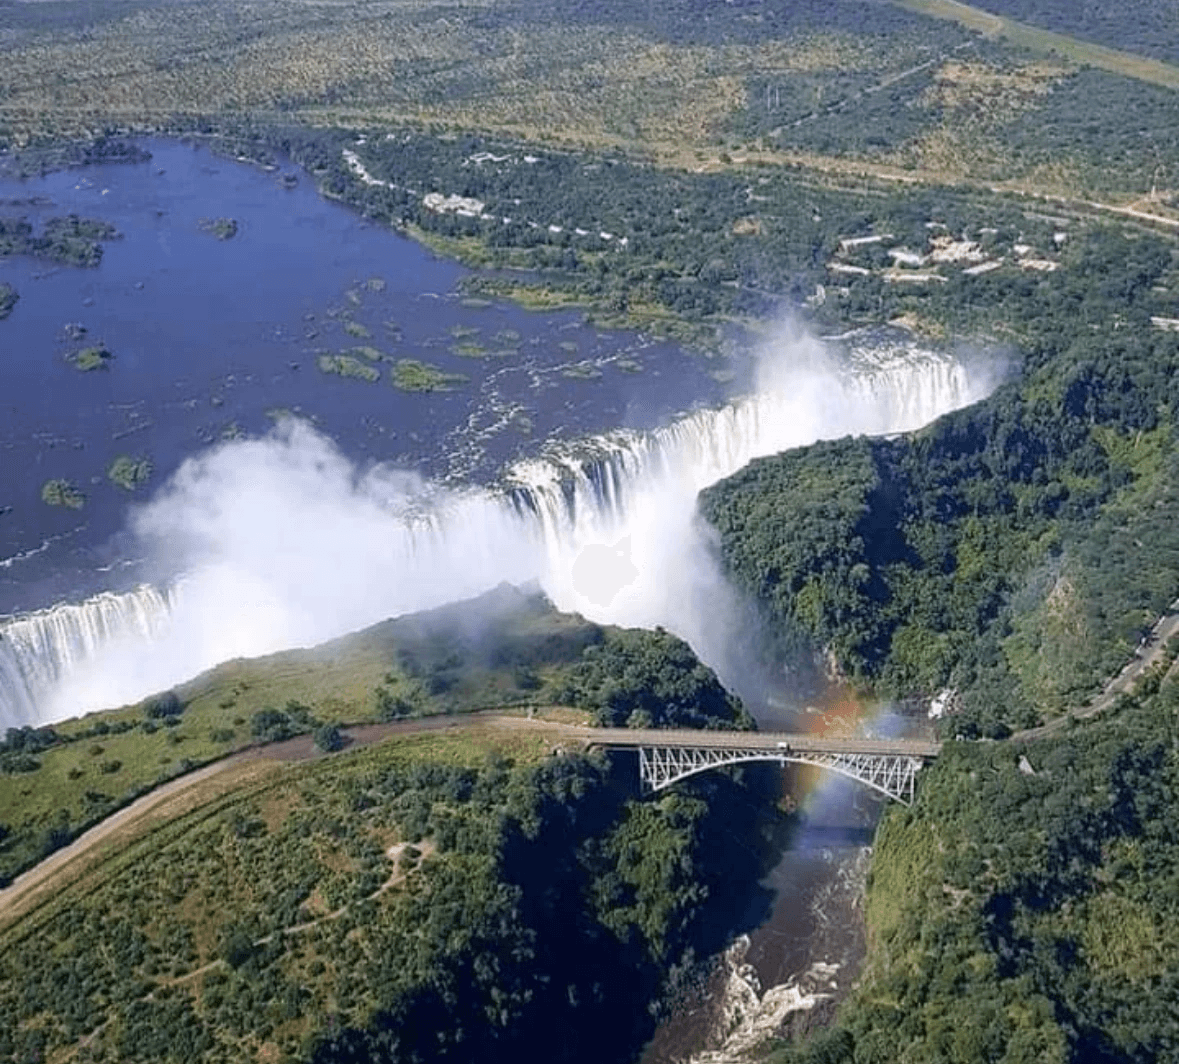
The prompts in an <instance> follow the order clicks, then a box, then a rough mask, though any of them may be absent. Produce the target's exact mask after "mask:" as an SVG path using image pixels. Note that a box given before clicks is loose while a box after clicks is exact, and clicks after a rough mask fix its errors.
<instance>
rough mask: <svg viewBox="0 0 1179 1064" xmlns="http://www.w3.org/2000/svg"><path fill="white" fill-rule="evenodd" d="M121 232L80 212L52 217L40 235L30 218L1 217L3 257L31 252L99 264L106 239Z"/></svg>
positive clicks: (62, 262)
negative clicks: (78, 213)
mask: <svg viewBox="0 0 1179 1064" xmlns="http://www.w3.org/2000/svg"><path fill="white" fill-rule="evenodd" d="M119 235H120V234H119V231H118V230H117V229H116V228H115V227H114V226H113V225H111V224H110V223H109V222H104V221H102V220H101V219H98V218H82V217H80V216H79V215H77V214H69V215H66V216H65V217H64V218H50V219H49V220H48V221H47V222H46V223H45V228H44V230H43V231H42V233H41V235H40V236H37V235H36V234H35V232H34V229H33V224H32V222H30V221H29V220H28V219H27V218H25V217H23V216H22V217H12V216H8V217H3V216H0V258H2V257H4V256H6V255H31V256H33V257H34V258H38V259H48V260H49V261H50V262H55V263H58V264H59V265H61V266H86V267H95V266H97V265H98V264H99V263H100V262H101V261H102V241H104V240H117V239H118V237H119Z"/></svg>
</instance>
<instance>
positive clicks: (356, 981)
mask: <svg viewBox="0 0 1179 1064" xmlns="http://www.w3.org/2000/svg"><path fill="white" fill-rule="evenodd" d="M664 668H665V672H667V673H668V674H670V672H671V671H673V666H670V665H668V666H665V667H664ZM687 682H688V683H689V684H691V683H694V682H695V681H694V680H692V679H688V680H687ZM166 708H167V707H165V709H166ZM699 708H700V711H701V712H702V713H703V712H706V711H707V707H706V706H701V707H699ZM725 709H726V711H727V707H725ZM163 715H164V716H167V715H168V714H167V713H164V714H163ZM281 716H282V714H279V713H276V712H273V711H272V712H271V713H270V714H268V715H266V716H265V717H264V718H262V717H260V718H258V720H257V723H258V724H259V726H260V727H262V728H274V727H276V726H280V725H282V724H283V723H284V721H283V720H281V719H280V718H281ZM283 734H286V732H285V731H283V732H281V733H267V735H266V737H267V738H274V737H282V735H283ZM34 749H36V747H34ZM549 753H550V752H549V750H548V749H547V748H546V747H545V746H544V744H543V742H539V743H537V742H531V743H529V742H519V741H515V742H513V739H512V736H511V735H510V734H509V733H504V732H502V731H500V732H483V733H480V732H473V733H470V734H464V735H462V736H447V735H443V736H438V737H434V736H421V737H419V738H417V739H413V738H408V739H403V740H401V741H399V742H397V743H386V744H383V745H380V746H377V747H374V748H372V749H371V750H364V751H356V752H353V753H347V752H345V753H342V754H337V755H335V756H334V757H332V758H330V759H328V760H325V761H320V762H318V763H313V764H311V765H306V766H303V765H295V766H291V767H290V768H289V769H287V770H286V771H280V772H277V773H271V774H269V775H267V776H265V777H264V778H263V779H262V780H261V781H260V782H255V783H254V784H253V785H250V786H245V787H242V788H239V789H238V790H236V791H234V792H233V793H231V794H230V795H228V796H226V797H223V798H221V799H219V800H216V801H214V802H213V803H211V804H210V805H206V806H204V807H201V808H199V809H198V810H197V811H196V812H194V813H192V814H190V815H188V816H185V817H181V818H180V819H178V820H175V821H172V822H171V823H168V824H167V825H166V826H164V827H162V828H160V829H158V830H157V831H155V832H154V833H153V834H152V835H150V836H148V837H147V838H145V839H144V840H142V842H140V843H138V844H136V845H133V846H132V847H131V848H130V849H128V850H125V851H124V852H122V853H120V854H118V855H117V856H115V857H113V858H112V859H111V860H109V861H108V862H107V864H106V865H104V866H103V867H102V868H101V869H100V870H99V872H98V873H97V875H96V876H95V877H91V878H90V879H83V880H82V881H80V882H79V883H78V884H77V885H76V886H75V887H72V888H70V889H67V890H66V891H65V892H64V894H61V895H59V896H58V897H56V898H54V899H53V901H52V902H51V903H49V904H48V905H46V906H43V907H42V908H40V909H37V910H36V911H35V912H34V913H33V914H32V915H31V916H29V917H28V918H26V919H25V920H24V921H22V922H20V923H18V924H16V925H14V926H11V927H9V928H8V929H7V930H5V931H3V932H0V947H2V949H0V1059H3V1060H14V1061H30V1060H36V1059H46V1058H47V1057H56V1056H57V1055H58V1054H59V1053H61V1052H62V1051H63V1050H64V1049H67V1048H68V1049H72V1051H73V1052H74V1054H75V1059H80V1060H95V1061H98V1060H124V1061H133V1060H143V1061H152V1062H160V1061H176V1062H184V1061H194V1062H195V1061H222V1060H223V1061H239V1060H242V1059H245V1058H246V1057H247V1056H250V1057H252V1056H254V1055H259V1056H261V1057H262V1058H263V1059H266V1058H269V1057H273V1058H274V1059H304V1060H313V1061H318V1062H324V1064H326V1062H333V1061H362V1060H363V1061H422V1062H425V1061H436V1060H464V1061H469V1060H475V1059H479V1060H509V1059H521V1058H525V1059H530V1058H536V1057H539V1056H543V1057H544V1058H545V1059H552V1060H585V1059H587V1054H589V1055H590V1056H591V1057H600V1058H602V1059H627V1058H628V1057H632V1056H633V1055H634V1054H635V1053H637V1051H638V1050H639V1048H640V1047H641V1045H642V1043H643V1041H644V1040H645V1039H646V1038H647V1037H649V1035H650V1033H651V1031H652V1030H653V1029H654V1023H655V1020H656V1017H657V1016H658V1014H659V1010H660V1001H661V1000H663V998H664V996H665V994H666V993H668V992H670V991H671V990H672V989H673V988H674V984H675V980H676V979H677V978H681V979H682V978H686V977H687V976H688V975H689V974H690V973H691V972H692V971H693V970H694V966H695V964H696V959H697V958H703V957H706V956H707V955H708V954H710V953H712V952H714V951H715V950H717V949H718V948H720V947H721V946H723V945H724V940H725V935H726V934H727V933H728V932H729V930H730V929H732V928H733V927H739V926H741V924H742V922H743V921H748V920H749V919H751V918H752V919H755V918H756V916H757V913H758V912H760V911H761V910H762V909H763V908H764V905H765V903H766V901H767V898H768V895H767V893H766V892H765V891H763V890H762V889H761V888H759V887H758V886H757V880H758V879H759V877H760V876H761V874H763V872H764V871H765V870H766V867H767V865H766V863H765V862H766V861H767V860H770V859H772V856H773V854H774V853H776V845H775V843H776V844H777V845H780V839H781V835H782V832H783V831H785V830H787V828H788V823H787V821H786V820H785V819H783V818H782V817H781V816H780V815H779V814H778V813H777V811H776V809H775V806H774V804H773V794H774V793H775V791H776V789H777V788H776V781H775V780H774V777H773V775H772V773H771V774H770V775H769V776H767V777H759V776H757V775H756V774H754V775H753V776H751V777H750V781H749V782H745V783H743V782H740V781H739V780H736V779H733V778H730V777H728V776H724V775H713V776H711V777H710V778H708V779H705V780H701V781H700V782H699V783H697V784H694V785H693V786H691V787H687V788H681V789H679V790H677V792H676V793H674V794H669V795H667V796H665V797H662V798H660V799H658V800H655V801H652V800H641V801H640V800H639V796H638V795H637V793H636V791H635V788H636V785H637V776H636V774H635V773H634V770H633V767H632V766H630V765H626V764H611V763H609V762H607V761H605V760H601V759H597V760H595V759H587V758H585V757H584V756H581V755H575V754H569V755H567V756H565V757H558V758H554V757H551V756H547V755H549ZM759 780H760V782H759ZM676 972H679V973H680V974H679V975H678V976H677V975H676V974H675V973H676Z"/></svg>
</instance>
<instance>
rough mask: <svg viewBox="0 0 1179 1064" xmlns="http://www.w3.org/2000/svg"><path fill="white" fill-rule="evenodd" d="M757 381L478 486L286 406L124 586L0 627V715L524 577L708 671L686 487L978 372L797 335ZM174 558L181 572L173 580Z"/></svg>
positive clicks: (936, 406) (109, 694) (720, 600)
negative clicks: (399, 464)
mask: <svg viewBox="0 0 1179 1064" xmlns="http://www.w3.org/2000/svg"><path fill="white" fill-rule="evenodd" d="M790 355H791V358H790V360H789V361H788V362H787V361H785V360H776V361H768V360H767V362H766V364H765V365H764V367H763V372H762V374H761V380H760V381H759V386H758V390H757V392H756V393H755V394H754V395H752V396H749V397H746V398H743V399H738V400H736V401H734V402H732V403H730V404H728V405H726V406H724V407H721V408H719V409H705V410H698V411H695V412H693V413H691V414H689V415H686V416H684V417H682V418H680V419H679V420H676V421H674V422H673V423H671V424H669V425H667V426H666V427H664V428H661V429H657V430H655V431H652V432H634V431H626V430H618V431H615V432H611V433H606V434H603V435H601V436H597V437H593V438H590V439H587V440H582V441H577V442H573V443H560V444H555V443H554V444H550V445H548V446H546V447H545V448H544V449H543V450H542V453H541V454H540V456H539V457H536V458H533V459H529V460H526V461H522V462H519V463H517V464H515V465H513V466H511V467H510V468H508V469H507V470H506V471H505V473H504V475H503V478H502V480H501V482H500V483H499V484H498V485H494V486H492V487H486V488H482V487H479V488H476V487H472V488H468V489H465V490H460V491H454V490H449V489H445V488H442V487H440V486H439V485H437V484H433V483H430V482H426V481H423V480H422V479H421V478H418V477H415V476H413V475H411V474H406V473H404V472H397V471H393V470H389V469H387V468H384V467H375V468H373V469H370V470H367V471H359V470H357V469H356V468H355V467H354V466H353V465H352V464H351V463H350V462H349V461H348V460H347V459H346V458H345V457H344V456H343V455H342V454H341V453H340V452H339V451H338V449H336V447H335V446H334V445H333V444H332V443H331V441H330V440H327V439H326V438H325V437H323V436H321V435H319V434H317V433H316V432H314V430H312V429H311V428H310V427H308V426H307V425H306V424H304V423H301V422H295V421H291V422H287V423H285V424H284V425H282V426H280V428H279V429H277V430H276V431H275V433H273V434H272V435H271V436H268V437H266V438H265V439H262V440H250V441H239V442H235V443H231V444H226V445H223V446H221V447H219V448H214V449H212V450H211V451H210V452H207V453H204V454H202V455H198V456H196V457H194V458H193V459H190V460H189V462H187V463H186V464H185V466H184V467H182V468H181V470H180V471H179V472H178V473H177V474H176V476H175V477H174V478H173V480H172V481H171V482H170V483H169V485H168V486H167V487H166V488H165V489H164V490H162V491H161V492H160V493H159V494H158V495H157V497H156V499H155V500H153V502H152V503H150V504H149V505H148V506H147V507H146V508H145V510H144V512H143V513H141V514H140V515H139V516H138V518H137V519H136V521H135V523H134V531H135V533H136V535H137V537H138V538H139V539H140V540H141V541H142V542H143V543H144V544H146V547H147V549H148V550H149V551H153V552H154V553H155V555H156V556H158V557H160V558H168V559H172V560H174V562H173V563H174V565H175V566H176V568H175V569H174V570H173V572H174V574H175V576H174V582H173V583H172V585H171V587H170V589H169V590H166V591H161V590H158V589H155V588H151V587H141V588H139V589H137V590H134V591H131V592H127V593H123V594H113V593H111V594H103V595H99V596H96V597H95V598H92V599H89V600H87V601H85V602H82V603H79V604H62V605H58V606H54V607H53V608H51V609H46V610H43V611H39V612H37V613H32V614H27V615H23V616H20V617H17V618H14V619H11V620H9V621H8V622H7V623H5V624H3V625H0V726H13V725H21V724H41V723H47V722H50V721H53V720H58V719H62V718H64V717H69V716H74V715H77V714H79V713H83V712H87V711H90V710H93V709H99V708H105V707H109V706H113V705H118V704H122V703H125V702H128V701H132V700H134V699H137V698H140V697H143V696H144V695H146V694H149V693H151V692H153V691H157V690H161V689H163V688H166V687H169V686H172V685H173V684H175V683H178V682H181V681H184V680H186V679H189V678H191V677H192V676H194V675H196V674H197V673H199V672H200V671H202V670H204V669H206V668H209V667H211V666H213V665H215V664H218V663H219V662H221V661H224V660H227V659H229V658H233V657H242V656H251V655H257V654H264V653H269V652H273V651H276V650H281V649H289V648H292V647H298V646H310V645H313V644H315V643H318V642H322V641H324V640H327V639H330V638H333V637H335V636H339V635H342V634H345V633H346V632H349V631H354V630H356V629H359V628H362V627H364V626H366V625H368V624H372V623H375V622H377V621H379V620H383V619H384V618H386V617H390V616H396V615H399V614H403V613H407V612H412V611H415V610H420V609H428V608H431V607H434V606H438V605H441V604H443V603H445V602H449V601H455V600H457V599H461V598H465V597H469V596H474V595H477V594H480V593H482V592H483V591H486V590H488V589H489V588H491V587H494V586H495V585H497V584H498V583H500V582H502V581H505V580H506V581H509V582H512V583H526V582H530V581H537V582H539V583H540V585H541V586H542V587H543V588H544V590H545V591H546V592H547V593H548V594H549V596H550V597H551V598H552V599H553V601H554V602H555V603H556V604H557V606H559V607H560V608H562V609H566V610H576V611H578V612H580V613H582V614H584V615H586V616H588V617H590V618H591V619H593V620H597V621H600V622H605V623H617V624H625V625H638V626H645V627H653V626H655V625H662V626H664V627H666V628H668V629H669V630H671V631H673V632H676V633H677V634H679V635H681V636H683V637H684V638H686V639H687V640H688V641H689V642H690V643H691V644H692V645H693V647H694V648H695V650H696V652H697V653H698V654H699V655H700V656H701V657H702V658H703V659H704V660H705V661H707V662H708V663H709V664H712V665H713V666H714V667H716V668H717V669H718V671H720V672H721V674H722V677H723V676H724V671H725V669H724V666H725V663H726V654H727V648H728V647H730V646H731V643H732V640H733V635H734V633H733V628H734V627H735V626H736V619H737V616H738V608H739V604H738V603H737V602H736V600H735V596H734V594H733V592H732V591H731V589H730V588H729V587H728V585H727V583H726V582H725V581H724V579H723V577H722V576H721V574H720V573H719V571H718V569H717V567H716V562H715V558H714V554H713V552H712V551H711V550H710V544H709V535H708V530H707V529H705V528H702V527H701V523H700V522H699V520H698V519H697V517H696V509H695V508H696V497H697V495H698V493H699V492H700V490H701V489H703V488H705V487H707V486H709V485H710V484H713V483H715V482H716V481H718V480H720V479H722V478H723V477H726V476H729V475H731V474H732V473H735V472H736V471H737V470H738V469H740V468H741V467H742V466H744V465H745V464H746V463H747V462H749V461H750V460H752V459H754V458H757V457H761V456H765V455H769V454H774V453H777V452H779V451H782V450H786V449H788V448H791V447H798V446H803V445H806V444H809V443H812V442H814V441H815V440H818V439H824V438H836V437H839V436H844V435H848V434H873V435H879V434H890V433H897V432H904V431H909V430H912V429H916V428H918V427H920V426H922V425H924V424H927V423H928V422H930V421H932V420H934V419H935V418H937V417H938V416H940V415H941V414H944V413H946V412H948V411H950V410H954V409H957V408H959V407H962V406H965V405H968V404H970V403H972V402H975V401H977V400H978V399H981V398H983V397H984V396H985V395H986V394H988V393H989V391H990V390H991V389H992V388H993V386H994V384H995V383H996V379H997V375H996V374H995V373H994V372H979V371H971V370H969V369H968V368H967V367H966V366H965V365H963V364H962V363H961V362H960V361H958V360H956V359H954V358H951V357H949V356H946V355H942V354H937V353H933V352H929V351H925V350H921V349H918V348H914V347H911V346H906V345H891V346H874V347H873V346H867V347H862V348H860V349H858V350H853V351H852V353H851V355H850V357H849V358H847V359H846V360H844V361H843V362H842V363H840V364H836V363H834V362H833V361H832V359H831V358H830V357H829V356H828V355H827V354H826V353H825V351H824V350H823V349H822V348H821V346H820V345H819V344H817V342H815V341H810V340H803V341H795V342H794V343H793V345H792V348H791V351H790ZM182 574H183V575H182Z"/></svg>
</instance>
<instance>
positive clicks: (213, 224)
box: [197, 218, 238, 240]
mask: <svg viewBox="0 0 1179 1064" xmlns="http://www.w3.org/2000/svg"><path fill="white" fill-rule="evenodd" d="M197 226H198V227H199V228H200V230H201V232H203V233H210V234H212V235H213V236H215V237H216V238H217V239H218V240H232V239H233V238H234V237H235V236H237V228H238V226H237V219H236V218H202V219H201V220H200V221H199V222H197Z"/></svg>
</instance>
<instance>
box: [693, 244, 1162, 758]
mask: <svg viewBox="0 0 1179 1064" xmlns="http://www.w3.org/2000/svg"><path fill="white" fill-rule="evenodd" d="M1071 254H1072V255H1073V256H1075V258H1074V259H1073V261H1074V263H1075V265H1074V267H1073V268H1072V269H1070V270H1069V271H1068V272H1067V273H1066V272H1065V271H1060V272H1059V273H1054V274H1051V275H1049V276H1048V277H1047V278H1045V279H1040V280H1038V281H1037V282H1035V283H1034V284H1026V285H1012V284H1010V283H1008V282H1005V281H1004V280H1002V279H996V280H994V281H984V287H985V288H986V289H987V292H988V294H989V296H990V305H991V307H992V309H999V308H1001V310H1002V312H1003V313H1004V314H1006V315H1007V320H1008V322H1009V324H1010V327H1011V328H1010V333H1011V335H1013V336H1017V337H1019V339H1020V344H1019V359H1020V361H1019V365H1018V366H1017V367H1015V368H1016V369H1017V371H1018V376H1017V378H1016V379H1013V380H1011V381H1010V382H1009V383H1007V384H1005V385H1003V386H1002V387H1000V388H999V389H998V391H996V392H995V394H994V395H993V396H991V397H990V398H989V399H987V400H984V401H983V402H981V403H978V404H976V405H974V406H972V407H970V408H968V409H965V410H962V411H959V412H957V413H953V414H950V415H948V416H946V417H943V418H941V419H940V420H938V421H937V422H935V423H934V424H932V425H930V426H929V427H927V428H925V429H923V430H921V431H919V432H917V433H914V434H912V435H908V436H904V437H900V438H895V439H873V440H868V439H846V440H841V441H835V442H832V443H820V444H817V445H815V446H813V447H810V448H804V449H802V450H799V451H793V452H789V453H786V454H782V455H779V456H777V457H774V458H768V459H763V460H760V461H757V462H754V463H752V464H751V465H750V466H748V467H747V468H746V469H744V470H742V471H741V472H739V473H738V474H736V475H735V476H734V477H732V478H730V479H729V480H727V481H724V482H722V483H720V484H718V485H716V486H714V487H713V488H710V489H708V490H707V491H706V492H705V493H704V494H703V496H702V499H701V507H702V512H703V514H704V515H705V517H706V518H707V519H708V520H709V521H710V522H711V523H712V525H713V526H714V527H715V528H716V529H717V531H718V532H719V533H720V546H719V550H720V553H721V555H722V558H723V560H724V563H725V565H726V566H727V568H728V570H729V571H730V572H731V573H732V575H733V577H734V579H735V580H736V581H737V582H738V584H739V585H740V586H741V587H742V588H744V589H745V590H746V591H747V592H748V593H749V594H750V596H751V597H752V598H754V599H755V600H756V601H757V602H758V603H760V605H761V607H762V609H763V613H764V615H765V617H766V618H767V620H768V622H769V624H770V628H771V630H772V632H773V634H774V636H775V639H776V641H777V642H778V643H779V644H780V646H781V647H782V648H783V650H782V652H783V653H798V652H800V650H799V648H800V647H802V648H805V647H807V646H809V647H817V648H821V649H824V650H829V651H831V652H832V653H833V654H834V656H835V659H836V661H837V662H838V664H839V666H840V668H841V670H842V671H843V672H844V673H845V674H846V675H847V676H849V677H851V678H852V679H854V680H856V681H857V682H862V683H864V684H866V685H869V686H871V687H873V688H874V689H876V690H878V691H879V692H880V693H886V694H889V695H892V696H899V697H908V696H912V695H914V694H920V695H925V696H927V697H928V696H932V695H934V694H936V693H937V692H938V691H939V690H941V689H942V688H944V687H947V686H949V687H953V688H955V689H956V690H957V691H958V692H959V693H960V695H961V698H962V705H963V710H962V712H961V713H960V714H957V715H955V716H954V717H953V718H952V719H951V720H950V721H948V722H947V727H948V728H950V729H952V730H951V734H964V735H966V736H968V737H970V736H978V735H988V736H1002V735H1005V734H1007V733H1008V732H1009V731H1010V730H1011V729H1013V728H1019V727H1024V726H1029V725H1031V724H1034V723H1036V722H1037V721H1038V720H1040V719H1041V718H1042V717H1044V716H1050V715H1053V714H1055V713H1059V712H1061V711H1062V710H1063V709H1065V708H1068V707H1070V706H1074V705H1078V704H1080V702H1082V701H1083V700H1084V699H1085V697H1087V696H1088V695H1089V694H1090V693H1091V692H1092V691H1093V690H1094V689H1095V688H1096V687H1098V686H1099V685H1100V684H1101V683H1103V682H1104V681H1105V680H1106V679H1107V678H1108V677H1109V676H1111V675H1113V674H1114V673H1116V672H1117V671H1118V669H1119V668H1120V667H1121V665H1122V664H1123V663H1124V661H1125V660H1126V659H1127V658H1128V657H1129V656H1130V654H1131V653H1132V652H1133V650H1134V648H1135V646H1136V644H1137V643H1138V642H1139V641H1140V639H1141V638H1142V637H1143V636H1144V635H1145V634H1146V632H1147V630H1148V629H1149V628H1150V627H1151V625H1153V623H1154V622H1155V620H1156V619H1157V618H1158V617H1159V615H1160V614H1161V613H1162V612H1163V611H1164V610H1165V609H1166V608H1167V606H1168V604H1169V603H1170V602H1171V601H1172V599H1173V598H1174V597H1175V591H1176V589H1177V588H1179V533H1177V532H1176V529H1177V528H1179V523H1177V521H1176V518H1177V517H1179V450H1177V449H1176V439H1175V421H1174V414H1173V411H1175V410H1176V409H1179V405H1177V404H1179V391H1177V390H1176V385H1177V382H1179V336H1177V335H1176V334H1174V333H1170V332H1167V331H1164V330H1161V329H1158V328H1154V327H1152V324H1151V322H1150V313H1149V308H1150V306H1151V303H1152V300H1153V299H1154V298H1155V295H1154V290H1155V288H1156V287H1157V286H1158V282H1159V281H1160V280H1162V279H1164V278H1165V277H1167V276H1168V275H1169V274H1170V272H1171V271H1172V270H1173V262H1174V258H1173V251H1172V248H1171V246H1170V244H1169V243H1166V242H1163V241H1161V240H1157V239H1155V238H1152V237H1147V236H1143V235H1127V234H1124V233H1121V232H1118V231H1114V230H1095V231H1093V232H1091V233H1090V234H1088V235H1087V238H1086V239H1085V240H1084V241H1083V242H1080V241H1079V242H1077V243H1076V244H1075V245H1074V247H1073V249H1072V252H1071ZM945 287H947V288H948V287H949V285H947V286H945ZM947 309H948V308H947ZM960 312H961V313H962V314H963V315H964V316H965V315H967V314H969V313H970V308H968V307H963V308H961V309H960ZM801 652H803V653H805V649H804V650H802V651H801Z"/></svg>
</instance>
